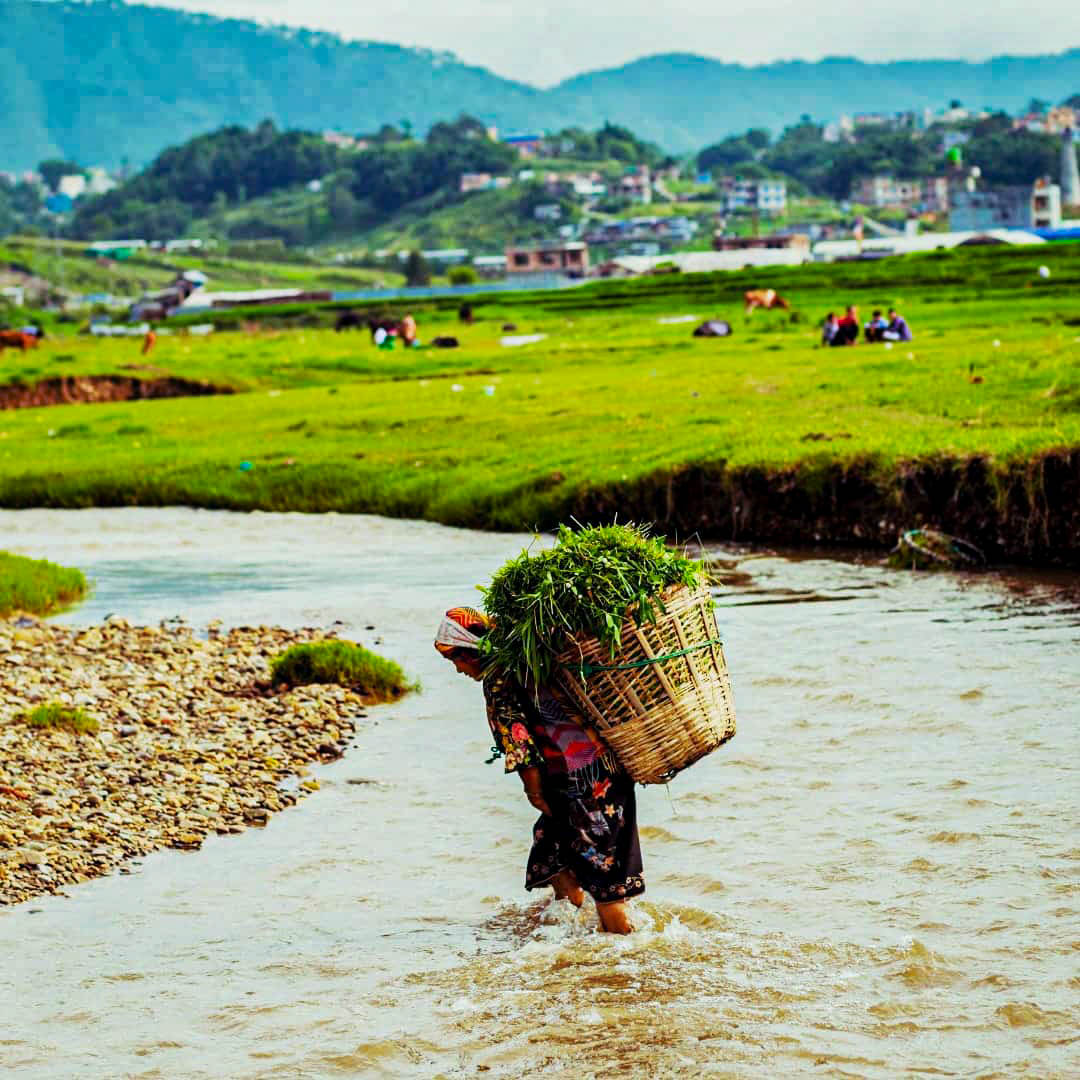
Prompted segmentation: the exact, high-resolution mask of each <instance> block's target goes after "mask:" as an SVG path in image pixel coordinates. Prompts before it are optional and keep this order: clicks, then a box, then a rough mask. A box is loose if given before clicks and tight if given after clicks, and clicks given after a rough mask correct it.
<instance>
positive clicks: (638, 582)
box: [484, 525, 702, 685]
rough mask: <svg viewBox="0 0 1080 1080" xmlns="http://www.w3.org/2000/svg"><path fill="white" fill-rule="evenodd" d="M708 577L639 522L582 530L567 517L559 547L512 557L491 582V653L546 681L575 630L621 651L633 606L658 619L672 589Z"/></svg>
mask: <svg viewBox="0 0 1080 1080" xmlns="http://www.w3.org/2000/svg"><path fill="white" fill-rule="evenodd" d="M700 580H702V568H701V564H700V563H698V562H695V561H694V560H692V559H688V558H686V557H685V556H683V555H680V554H679V553H678V552H677V551H673V550H672V549H670V548H668V547H666V546H665V545H664V540H663V537H654V536H649V535H648V533H647V531H646V530H645V529H642V528H640V527H638V526H636V525H608V526H603V527H593V528H587V529H581V530H579V531H576V532H575V531H573V530H572V529H569V528H568V527H567V526H565V525H564V526H562V527H561V528H560V529H559V535H558V540H557V542H556V544H555V546H554V547H553V548H550V549H549V550H546V551H538V552H536V553H535V554H530V553H529V552H523V553H522V554H521V555H519V556H518V557H517V558H516V559H511V560H510V562H508V563H507V564H506V565H505V566H503V568H502V569H501V570H500V571H499V572H498V573H497V574H496V575H495V577H494V578H493V579H492V582H491V585H490V586H488V588H486V589H485V590H484V606H485V608H486V610H487V613H488V614H489V615H490V616H491V617H492V618H493V619H494V622H495V625H494V628H493V629H492V631H491V633H490V634H488V636H487V639H486V641H485V656H486V660H487V662H488V664H489V665H490V666H491V667H493V668H498V669H501V670H505V671H511V672H513V673H514V674H515V675H517V676H518V678H519V679H521V680H523V681H525V682H535V683H536V684H538V685H539V684H543V683H546V682H548V681H549V680H550V678H551V675H552V673H553V670H554V668H555V658H556V656H557V655H558V654H559V653H560V652H561V651H562V650H563V649H564V648H565V646H566V643H567V640H568V639H569V638H570V637H572V636H573V635H575V634H579V633H581V634H586V635H588V636H590V637H595V638H598V639H599V640H600V641H601V642H603V643H605V644H606V645H608V646H609V648H610V650H611V654H612V656H614V655H615V653H616V651H617V650H618V648H619V644H620V636H621V631H622V624H623V620H624V618H625V617H626V613H627V611H633V612H634V615H635V618H636V619H637V621H638V622H639V624H640V623H645V622H652V621H654V620H655V619H656V616H657V615H658V614H659V612H660V610H661V605H660V602H659V598H660V594H661V593H662V592H663V591H664V590H665V589H667V588H668V587H670V586H672V585H688V586H691V587H693V586H695V585H697V584H698V582H699V581H700Z"/></svg>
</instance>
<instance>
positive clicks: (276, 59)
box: [0, 0, 1080, 169]
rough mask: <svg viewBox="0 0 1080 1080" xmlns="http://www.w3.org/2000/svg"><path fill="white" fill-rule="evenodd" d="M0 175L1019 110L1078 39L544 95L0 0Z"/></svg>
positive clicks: (192, 26) (1066, 68)
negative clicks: (392, 131)
mask: <svg viewBox="0 0 1080 1080" xmlns="http://www.w3.org/2000/svg"><path fill="white" fill-rule="evenodd" d="M0 26H2V27H3V33H2V35H0V116H2V117H3V121H2V123H0V168H6V169H24V168H29V167H31V166H33V165H35V164H36V163H37V162H38V161H41V160H43V159H45V158H50V157H63V158H67V159H70V160H74V161H78V162H80V163H82V164H85V165H90V164H104V165H109V166H116V165H119V164H121V163H122V162H123V161H125V160H126V161H129V162H130V163H131V164H132V165H133V166H140V165H143V164H145V163H146V162H148V161H149V160H150V159H151V158H152V157H153V156H154V155H155V154H156V153H158V152H159V151H160V150H161V149H162V148H163V147H165V146H167V145H171V144H174V143H178V142H182V141H184V140H185V139H188V138H190V137H191V136H192V135H195V134H198V133H201V132H205V131H210V130H213V129H216V128H219V127H222V126H223V125H226V124H232V123H238V124H244V125H248V126H250V125H253V124H255V123H257V122H258V121H260V120H262V119H264V118H266V117H270V118H272V119H273V120H274V121H275V122H276V123H277V124H278V125H279V126H280V127H285V128H289V127H296V128H305V129H309V130H316V131H318V130H322V129H333V130H338V131H347V132H351V133H356V132H364V131H371V130H374V129H377V128H378V127H379V126H380V125H381V124H383V123H393V124H398V123H400V122H401V121H402V120H407V121H409V122H410V123H411V124H412V126H413V128H414V130H416V131H418V132H422V131H424V130H426V129H427V127H428V126H430V124H432V123H433V122H435V121H436V120H440V119H452V118H453V117H454V116H456V115H457V114H458V113H461V112H465V113H470V114H472V115H474V116H477V117H479V118H480V119H482V120H484V121H485V122H488V123H491V124H494V125H496V126H498V127H499V128H500V129H501V130H503V131H505V132H524V131H529V130H535V129H559V128H563V127H566V126H568V125H580V126H582V127H588V128H596V127H598V126H600V125H601V124H603V123H604V121H605V120H610V121H612V122H613V123H618V124H623V125H625V126H627V127H630V128H631V129H633V130H634V131H635V132H636V133H637V134H639V135H640V136H642V137H644V138H647V139H650V140H652V141H654V142H656V143H658V144H659V145H660V146H662V147H664V148H665V149H667V150H669V151H671V152H673V153H682V152H686V151H690V150H696V149H699V148H700V147H701V146H703V145H705V144H706V143H709V142H712V141H714V140H716V139H718V138H720V137H722V136H724V135H727V134H730V133H732V132H735V131H741V130H744V129H746V128H747V127H751V126H760V127H767V128H771V129H773V130H774V131H778V130H779V129H780V128H781V127H783V126H784V125H785V124H789V123H792V122H793V121H796V120H797V119H798V118H799V116H800V115H802V114H803V113H808V114H809V115H810V116H812V117H813V118H814V119H815V120H821V121H824V120H829V119H832V118H834V117H836V116H839V115H840V114H841V113H844V112H848V113H850V112H858V111H874V110H900V109H908V108H923V107H926V106H930V107H933V108H940V107H941V106H943V105H945V104H947V103H948V101H949V100H950V99H953V98H956V99H959V100H961V101H963V102H964V103H965V104H967V105H972V106H989V107H994V108H1005V109H1008V110H1010V111H1015V110H1017V109H1019V108H1022V107H1023V106H1024V105H1025V104H1026V102H1027V101H1028V100H1029V99H1030V98H1033V97H1038V98H1043V99H1046V100H1048V101H1051V102H1057V101H1060V100H1061V99H1062V98H1064V97H1066V96H1068V95H1069V94H1073V93H1076V92H1078V91H1080V49H1072V50H1071V51H1069V52H1065V53H1059V54H1056V55H1047V56H1029V57H1007V56H1004V57H997V58H995V59H992V60H988V61H986V62H984V63H977V64H973V63H965V62H962V61H956V60H912V61H902V62H894V63H886V64H866V63H862V62H861V61H859V60H856V59H848V58H842V59H827V60H823V61H820V62H817V63H809V62H802V61H793V62H784V63H774V64H767V65H764V66H761V67H745V66H742V65H739V64H726V63H722V62H720V61H717V60H709V59H706V58H704V57H700V56H692V55H686V54H669V55H663V56H650V57H647V58H645V59H643V60H638V61H635V62H634V63H631V64H627V65H625V66H623V67H619V68H613V69H610V70H605V71H596V72H590V73H588V74H584V75H579V76H577V77H575V78H573V79H570V80H568V81H566V82H564V83H561V84H560V85H558V86H555V87H553V88H551V89H549V90H539V89H537V88H535V87H532V86H527V85H525V84H524V83H518V82H514V81H512V80H509V79H503V78H500V77H499V76H497V75H494V74H493V73H492V72H490V71H487V70H485V69H484V68H479V67H472V66H470V65H468V64H465V63H463V62H462V61H460V60H459V59H457V58H456V57H455V56H452V55H450V54H448V53H435V52H431V51H428V50H422V49H408V48H403V47H400V46H396V45H385V44H376V43H370V42H348V41H344V40H342V39H341V38H339V37H336V36H334V35H332V34H325V33H320V32H316V31H310V30H293V29H287V28H281V27H266V26H262V25H259V24H257V23H253V22H244V21H240V20H235V19H217V18H213V17H210V16H206V15H191V14H186V13H184V12H180V11H173V10H170V9H167V8H154V7H144V6H135V5H126V4H123V3H119V2H117V0H90V2H85V3H79V2H71V0H0Z"/></svg>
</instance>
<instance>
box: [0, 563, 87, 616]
mask: <svg viewBox="0 0 1080 1080" xmlns="http://www.w3.org/2000/svg"><path fill="white" fill-rule="evenodd" d="M85 595H86V578H85V577H83V574H82V571H81V570H75V569H72V568H71V567H67V566H57V565H56V563H51V562H49V561H48V560H47V559H28V558H26V557H25V556H23V555H11V554H9V553H8V552H6V551H0V616H4V615H10V614H11V613H12V612H14V611H25V612H28V613H29V614H31V615H51V614H52V613H53V612H55V611H61V610H62V609H64V608H66V607H70V606H71V605H72V604H75V603H77V602H78V601H79V600H81V599H82V598H83V597H84V596H85Z"/></svg>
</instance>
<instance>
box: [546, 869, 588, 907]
mask: <svg viewBox="0 0 1080 1080" xmlns="http://www.w3.org/2000/svg"><path fill="white" fill-rule="evenodd" d="M551 887H552V888H553V889H554V890H555V899H556V900H569V901H570V903H571V904H573V905H574V907H581V905H582V904H584V903H585V892H584V890H583V889H582V888H581V886H580V885H579V884H578V882H577V878H576V877H574V874H573V872H572V871H570V870H560V871H559V872H558V873H557V874H556V875H555V876H554V877H553V878H552V879H551Z"/></svg>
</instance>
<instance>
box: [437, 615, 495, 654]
mask: <svg viewBox="0 0 1080 1080" xmlns="http://www.w3.org/2000/svg"><path fill="white" fill-rule="evenodd" d="M490 629H491V620H490V619H489V618H488V617H487V616H486V615H485V614H484V613H483V612H482V611H477V610H476V608H471V607H456V608H451V609H450V610H449V611H448V612H447V613H446V617H445V618H444V619H443V621H442V623H441V624H440V625H439V632H438V634H436V635H435V648H436V649H438V650H439V652H441V653H442V654H443V656H445V657H447V659H452V658H453V656H454V654H455V653H457V652H458V651H470V652H477V651H479V649H480V641H481V639H482V638H483V637H484V635H485V634H486V633H487V632H488V630H490Z"/></svg>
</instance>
